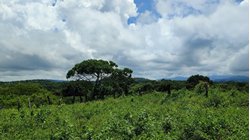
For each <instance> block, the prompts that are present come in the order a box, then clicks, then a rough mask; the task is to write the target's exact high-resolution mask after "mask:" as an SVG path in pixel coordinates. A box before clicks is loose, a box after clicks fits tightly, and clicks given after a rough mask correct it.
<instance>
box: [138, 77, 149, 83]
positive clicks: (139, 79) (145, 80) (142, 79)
mask: <svg viewBox="0 0 250 140" xmlns="http://www.w3.org/2000/svg"><path fill="white" fill-rule="evenodd" d="M133 79H134V80H135V82H139V83H140V82H147V81H152V80H150V79H146V78H142V77H135V78H133Z"/></svg>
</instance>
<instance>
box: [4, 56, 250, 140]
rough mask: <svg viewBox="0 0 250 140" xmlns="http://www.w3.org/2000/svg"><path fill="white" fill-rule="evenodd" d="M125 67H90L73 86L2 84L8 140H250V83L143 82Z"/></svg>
mask: <svg viewBox="0 0 250 140" xmlns="http://www.w3.org/2000/svg"><path fill="white" fill-rule="evenodd" d="M117 67H118V66H117V65H116V64H115V63H114V62H111V61H102V60H87V61H83V62H82V63H79V64H77V65H75V66H74V67H73V68H72V69H71V70H70V71H69V72H68V74H67V78H72V79H73V81H64V82H53V81H48V80H34V81H23V82H1V83H0V139H1V140H5V139H6V140H7V139H11V140H12V139H27V140H28V139H32V140H35V139H37V140H41V139H51V140H71V139H72V140H77V139H79V140H82V139H83V140H92V139H94V140H95V139H97V140H99V139H115V140H120V139H121V140H124V139H125V140H130V139H134V140H137V139H156V140H158V139H160V140H161V139H173V140H190V139H191V140H211V139H214V140H217V139H223V140H224V139H225V140H226V139H239V140H245V139H248V130H249V128H248V108H249V100H248V99H249V93H248V89H249V87H248V83H235V82H228V83H213V82H212V81H210V80H209V78H208V77H205V76H202V75H194V76H191V77H190V78H188V80H187V81H171V80H160V81H152V80H148V79H147V80H143V79H139V80H138V79H132V78H131V75H132V70H130V69H128V68H124V69H118V68H117ZM79 78H80V79H79ZM90 78H91V79H92V80H89V79H90ZM78 97H79V98H78Z"/></svg>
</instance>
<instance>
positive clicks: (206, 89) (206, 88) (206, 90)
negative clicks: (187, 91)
mask: <svg viewBox="0 0 250 140" xmlns="http://www.w3.org/2000/svg"><path fill="white" fill-rule="evenodd" d="M205 92H206V93H205V95H206V97H208V85H207V84H205Z"/></svg>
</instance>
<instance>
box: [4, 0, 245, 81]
mask: <svg viewBox="0 0 250 140" xmlns="http://www.w3.org/2000/svg"><path fill="white" fill-rule="evenodd" d="M248 5H249V4H248V0H243V1H242V0H134V1H133V0H1V1H0V81H10V80H23V79H65V75H66V73H67V71H68V70H69V69H70V68H72V67H73V66H74V64H76V63H79V62H81V61H83V60H86V59H91V58H94V59H106V60H112V61H114V62H116V63H117V64H118V65H119V66H121V67H129V68H131V69H133V70H134V76H135V77H146V78H152V79H161V78H168V77H176V76H190V75H192V74H198V73H199V74H204V75H248V71H249V62H248V61H249V59H248V57H249V56H248V55H249V51H248V50H249V44H248V38H249V37H248V31H249V26H248V25H249V23H248V21H249V12H248V7H249V6H248Z"/></svg>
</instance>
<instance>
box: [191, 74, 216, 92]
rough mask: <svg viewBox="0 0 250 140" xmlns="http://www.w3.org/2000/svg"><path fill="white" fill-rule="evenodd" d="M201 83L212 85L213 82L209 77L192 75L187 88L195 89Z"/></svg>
mask: <svg viewBox="0 0 250 140" xmlns="http://www.w3.org/2000/svg"><path fill="white" fill-rule="evenodd" d="M200 81H203V82H207V83H212V81H210V79H209V78H208V77H207V76H203V75H199V74H197V75H192V76H190V77H189V78H188V79H187V88H188V89H193V88H194V87H195V86H196V85H197V84H199V82H200Z"/></svg>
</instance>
